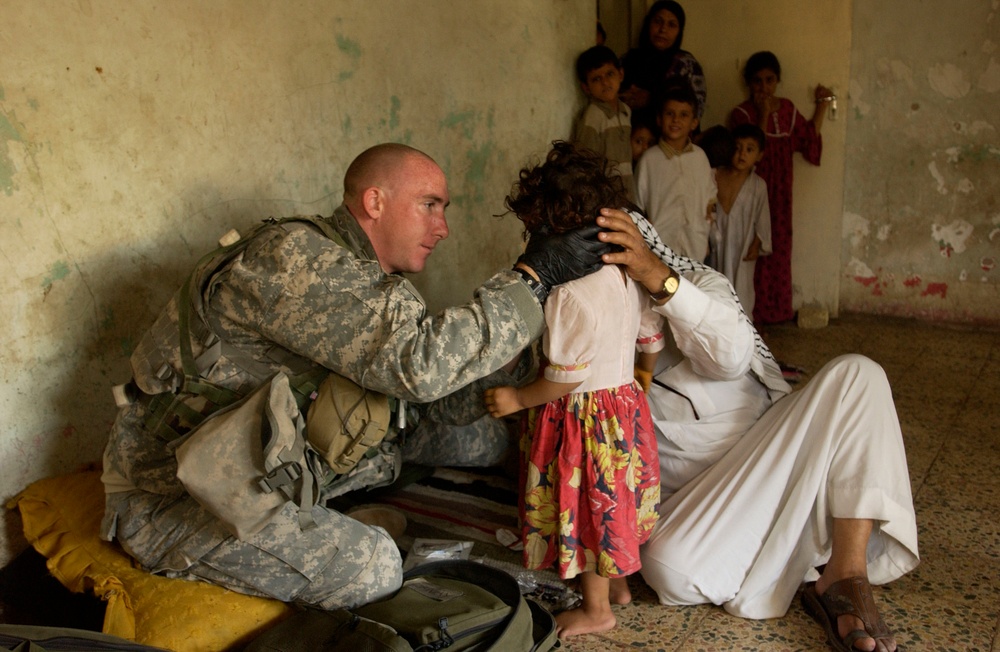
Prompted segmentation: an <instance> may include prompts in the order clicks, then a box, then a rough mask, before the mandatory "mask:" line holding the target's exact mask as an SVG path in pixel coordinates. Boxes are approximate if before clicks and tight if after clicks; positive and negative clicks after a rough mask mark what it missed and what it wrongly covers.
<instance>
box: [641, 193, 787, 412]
mask: <svg viewBox="0 0 1000 652" xmlns="http://www.w3.org/2000/svg"><path fill="white" fill-rule="evenodd" d="M627 212H628V216H629V217H631V218H632V221H633V222H634V223H635V225H636V227H638V229H639V233H640V234H642V239H643V240H645V241H646V245H647V246H648V247H649V248H650V250H651V251H652V252H653V253H654V254H656V255H657V256H658V257H659V258H660V260H662V261H663V262H664V263H666V264H667V265H668V266H670V267H671V268H672V269H674V270H676V271H677V273H678V274H681V275H682V276H683V275H684V274H685V273H691V272H714V273H716V274H718V273H719V272H717V271H716V270H714V269H712V268H711V267H709V266H708V265H706V264H704V263H700V262H698V261H695V260H692V259H690V258H687V257H686V256H681V255H680V254H678V253H676V252H674V250H673V249H671V248H670V247H668V246H667V245H665V244H664V243H663V241H662V240H660V236H659V234H657V232H656V229H655V228H654V227H653V225H652V224H650V223H649V220H647V219H646V218H645V217H643V216H642V215H640V214H639V213H635V212H632V211H627ZM727 281H728V279H727ZM729 291H730V292H732V294H733V303H735V304H736V306H737V307H738V308H739V310H740V314H741V315H742V316H743V319H744V321H746V323H747V325H748V326H749V327H750V330H751V332H752V333H753V341H754V357H753V360H752V361H751V362H750V369H751V371H752V372H753V373H754V375H755V376H756V377H757V379H758V380H759V381H760V382H761V383H763V384H764V386H765V387H767V389H768V393H769V394H770V395H771V399H772V400H777V399H778V398H780V397H781V396H784V395H785V394H787V393H789V392H790V391H791V388H790V387H789V386H788V383H786V382H785V378H784V376H783V375H782V373H781V367H779V366H778V362H777V360H775V359H774V354H772V353H771V350H770V349H769V348H767V344H765V343H764V340H763V338H761V336H760V333H758V332H757V329H756V328H755V327H754V325H753V321H752V320H751V319H750V317H749V316H748V315H747V314H746V312H745V311H744V310H743V306H742V305H741V304H740V299H739V296H737V294H736V290H735V289H733V286H732V284H731V283H730V284H729Z"/></svg>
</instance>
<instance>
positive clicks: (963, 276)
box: [958, 269, 969, 283]
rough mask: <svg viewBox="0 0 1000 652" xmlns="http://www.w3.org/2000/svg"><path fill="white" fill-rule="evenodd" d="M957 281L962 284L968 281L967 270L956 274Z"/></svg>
mask: <svg viewBox="0 0 1000 652" xmlns="http://www.w3.org/2000/svg"><path fill="white" fill-rule="evenodd" d="M958 280H959V281H961V282H962V283H965V282H966V281H968V280H969V272H968V270H964V269H963V270H962V271H961V272H959V273H958Z"/></svg>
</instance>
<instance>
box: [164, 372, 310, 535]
mask: <svg viewBox="0 0 1000 652" xmlns="http://www.w3.org/2000/svg"><path fill="white" fill-rule="evenodd" d="M304 425H305V424H304V419H303V417H302V413H301V412H300V411H299V409H298V406H297V405H296V403H295V397H294V395H293V394H292V392H291V389H290V388H289V384H288V377H287V376H285V374H283V373H278V374H276V375H275V376H274V377H273V378H272V379H271V380H270V381H268V382H265V383H263V384H262V385H261V386H260V387H258V388H257V389H256V390H254V391H253V393H251V394H250V395H248V396H247V397H245V398H244V399H242V400H240V401H239V402H238V403H235V404H233V405H230V406H228V407H226V408H223V409H222V410H220V411H218V412H215V413H214V414H212V415H211V416H210V417H209V418H207V419H206V420H205V421H204V422H202V423H201V425H199V426H198V427H197V428H195V429H194V430H193V431H191V433H189V434H188V435H186V436H185V437H183V438H182V439H179V440H177V441H178V442H179V445H178V446H177V448H176V450H175V454H176V457H177V478H178V479H179V480H180V481H181V484H183V485H184V488H185V489H187V491H188V493H190V494H191V496H193V497H194V499H195V500H197V501H198V502H199V503H200V504H201V505H202V507H204V508H205V509H207V510H208V511H209V512H211V513H212V514H213V515H215V516H216V517H217V518H218V519H219V520H221V521H222V523H223V524H224V525H225V526H226V527H227V529H229V530H230V532H232V533H233V534H234V535H235V536H236V537H237V538H239V539H241V540H245V539H247V538H248V537H250V536H252V535H254V534H256V533H257V532H259V531H260V530H261V529H263V528H264V526H266V525H267V524H268V523H269V522H270V521H271V520H272V519H273V518H274V517H275V516H276V515H277V514H278V512H280V511H281V509H282V507H283V506H284V504H285V503H287V502H288V501H289V500H293V501H295V502H296V503H297V504H298V505H299V524H300V526H301V527H302V528H303V529H305V528H307V527H309V526H311V525H312V523H313V521H312V507H313V505H315V504H316V502H317V501H318V499H319V486H318V478H319V477H322V471H321V470H320V462H319V460H318V459H317V458H316V454H315V452H314V451H312V450H311V448H309V447H308V446H307V445H306V442H305V435H304V433H303V429H304Z"/></svg>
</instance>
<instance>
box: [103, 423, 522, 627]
mask: <svg viewBox="0 0 1000 652" xmlns="http://www.w3.org/2000/svg"><path fill="white" fill-rule="evenodd" d="M143 416H144V412H143V411H142V408H141V407H139V406H134V407H132V408H129V409H126V410H123V412H122V413H121V414H119V418H118V420H117V422H116V424H115V428H114V430H113V436H112V442H113V444H112V445H111V448H113V449H114V451H115V453H114V454H113V455H112V458H114V459H117V458H118V457H119V456H120V454H122V453H123V452H131V453H132V454H133V455H136V454H138V451H140V450H144V449H145V448H150V447H149V446H148V444H149V443H150V439H146V440H145V441H146V443H147V446H146V447H143V446H140V445H138V442H133V441H132V440H130V439H129V436H130V435H135V436H138V437H140V438H141V437H143V436H144V435H146V433H144V431H143V430H142V428H141V425H140V424H141V422H142V418H143ZM116 434H117V435H118V436H115V435H116ZM123 439H124V440H125V441H124V442H123V441H122V440H123ZM509 439H510V438H509V434H508V430H507V428H506V426H505V424H504V423H503V422H500V421H496V420H493V419H491V418H489V417H485V418H482V419H479V420H476V421H473V422H472V423H471V424H469V425H466V426H451V425H444V424H440V423H427V424H426V425H423V426H418V427H415V428H413V429H412V430H411V431H410V432H409V433H407V437H406V446H405V448H404V453H405V455H406V459H407V461H409V462H416V463H421V464H428V465H456V466H488V465H493V464H497V463H499V462H500V461H502V460H503V458H504V456H505V454H506V451H507V450H508V449H509ZM158 454H163V453H162V451H161V452H158ZM395 457H396V459H398V454H397V455H396V456H395ZM168 459H169V458H168ZM378 459H380V458H377V459H376V460H375V461H377V460H378ZM175 466H176V465H173V466H169V465H165V469H170V473H166V474H163V475H164V476H169V477H164V478H162V479H161V481H160V482H158V483H153V486H152V487H151V491H141V490H135V491H126V492H121V493H112V494H109V495H108V497H107V507H106V514H105V522H104V525H103V526H102V529H103V531H104V534H105V536H107V537H109V538H110V537H114V538H116V539H117V540H118V541H119V542H120V543H121V545H122V547H123V548H124V549H125V551H126V552H127V553H128V554H129V555H131V556H132V557H134V558H135V559H136V560H137V561H138V562H139V563H140V564H142V566H143V567H145V568H146V569H148V570H150V571H151V572H154V573H157V574H161V575H166V576H167V577H176V578H183V579H193V580H203V581H207V582H211V583H213V584H219V585H221V586H224V587H226V588H229V589H231V590H233V591H237V592H240V593H245V594H249V595H257V596H265V597H270V598H276V599H278V600H281V601H284V602H294V603H300V604H305V605H313V606H317V607H320V608H323V609H336V608H340V607H350V606H356V605H359V604H365V603H368V602H371V601H373V600H376V599H379V598H381V597H384V596H386V595H388V594H391V593H392V592H393V591H395V590H396V589H398V588H399V586H400V584H401V582H402V561H401V556H400V553H399V550H398V549H397V547H396V545H395V543H394V542H393V541H392V539H391V538H390V537H389V536H388V534H387V533H386V532H385V530H383V529H381V528H378V527H373V526H368V525H364V524H362V523H360V522H358V521H356V520H354V519H352V518H349V517H347V516H344V515H343V514H340V513H338V512H335V511H333V510H330V509H328V508H326V507H324V506H322V505H317V506H316V507H314V508H313V519H314V520H315V522H316V525H315V527H312V528H310V529H306V530H302V529H301V528H300V526H299V520H298V508H297V506H296V505H294V504H293V503H288V504H286V505H285V508H284V510H283V511H282V512H281V513H279V515H278V516H277V517H276V518H275V519H274V521H272V522H271V523H269V524H268V525H267V526H266V527H265V528H264V529H263V530H261V531H260V532H259V533H258V534H256V535H254V536H252V537H250V538H248V539H247V540H245V541H241V540H239V539H237V538H236V537H234V536H232V535H231V534H230V533H229V532H228V531H227V530H226V529H225V528H224V526H223V525H222V524H221V522H220V521H219V520H218V519H217V518H215V517H214V516H212V515H211V514H210V513H208V512H207V511H206V510H205V509H204V508H202V507H201V505H199V504H198V503H197V502H196V501H195V500H194V499H193V498H192V497H190V496H188V495H187V494H184V493H182V491H183V490H182V488H181V487H180V486H179V484H177V481H176V478H174V477H172V472H173V470H175V468H174V467H175ZM370 466H372V467H373V468H376V467H377V468H378V469H379V470H373V471H372V472H371V473H364V474H361V475H360V476H359V477H358V481H359V482H362V483H363V484H364V486H372V485H373V484H376V483H382V482H387V481H391V480H392V478H393V467H394V466H395V465H394V464H386V465H375V464H371V465H370ZM383 468H384V472H382V469H383ZM382 476H385V477H382ZM154 491H156V492H160V491H162V492H163V493H154Z"/></svg>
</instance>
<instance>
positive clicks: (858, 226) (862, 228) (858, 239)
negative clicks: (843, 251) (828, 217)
mask: <svg viewBox="0 0 1000 652" xmlns="http://www.w3.org/2000/svg"><path fill="white" fill-rule="evenodd" d="M869 224H870V223H869V221H868V220H867V219H865V218H864V217H862V216H861V215H858V214H857V213H849V212H848V213H844V221H843V228H842V230H841V234H842V237H844V238H850V239H851V246H852V247H858V246H860V245H861V244H863V243H864V241H865V239H867V238H868V234H869V233H870V230H871V228H870V226H869Z"/></svg>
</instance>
